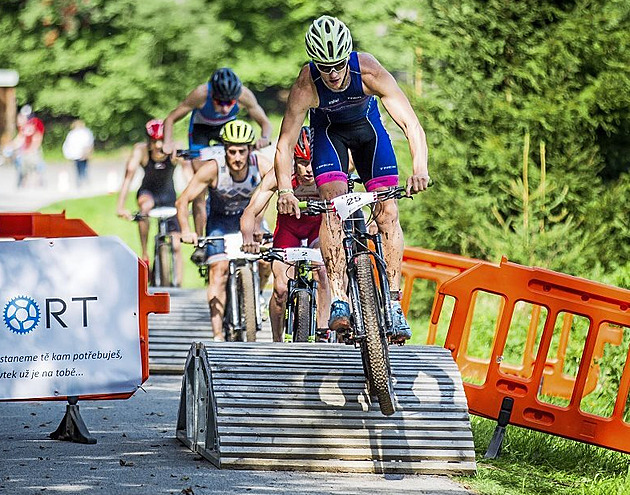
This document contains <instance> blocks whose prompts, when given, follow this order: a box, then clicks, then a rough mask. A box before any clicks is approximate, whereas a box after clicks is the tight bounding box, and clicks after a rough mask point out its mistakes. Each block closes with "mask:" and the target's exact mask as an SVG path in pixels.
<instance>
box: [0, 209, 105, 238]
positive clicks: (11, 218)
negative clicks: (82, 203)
mask: <svg viewBox="0 0 630 495" xmlns="http://www.w3.org/2000/svg"><path fill="white" fill-rule="evenodd" d="M95 235H97V234H96V232H94V231H93V230H92V229H91V228H90V227H88V225H87V224H86V223H85V222H84V221H83V220H80V219H69V218H66V214H65V212H63V213H55V214H45V213H0V237H4V238H11V239H16V240H21V239H25V238H26V237H88V236H95Z"/></svg>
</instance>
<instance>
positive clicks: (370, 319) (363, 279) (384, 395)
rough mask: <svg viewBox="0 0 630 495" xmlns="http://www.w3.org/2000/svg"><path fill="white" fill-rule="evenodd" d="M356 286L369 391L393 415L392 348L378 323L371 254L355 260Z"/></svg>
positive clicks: (383, 410) (379, 305)
mask: <svg viewBox="0 0 630 495" xmlns="http://www.w3.org/2000/svg"><path fill="white" fill-rule="evenodd" d="M356 263H357V285H358V287H359V302H360V303H361V313H362V314H363V325H364V327H365V345H364V346H361V351H362V352H363V353H364V356H363V358H364V367H365V368H366V370H365V371H367V373H366V378H367V380H368V385H369V388H370V392H371V393H372V394H374V395H376V397H377V398H378V403H379V406H380V409H381V412H382V413H383V414H384V415H385V416H390V415H391V414H394V412H396V406H395V403H394V388H393V385H392V380H391V375H390V369H389V349H388V347H387V341H386V337H385V335H384V332H381V329H380V324H379V321H380V320H381V317H380V315H379V311H382V302H381V301H380V300H379V298H378V295H377V292H376V285H375V280H374V272H373V270H372V261H371V259H370V256H369V254H368V253H360V254H359V255H358V256H357V258H356Z"/></svg>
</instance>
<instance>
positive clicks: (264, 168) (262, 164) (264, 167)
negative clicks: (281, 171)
mask: <svg viewBox="0 0 630 495" xmlns="http://www.w3.org/2000/svg"><path fill="white" fill-rule="evenodd" d="M256 156H257V157H258V171H259V172H260V175H261V176H263V177H264V176H266V175H267V174H268V173H269V172H270V171H272V170H273V163H271V160H270V159H269V158H267V157H266V156H265V155H262V154H260V153H256Z"/></svg>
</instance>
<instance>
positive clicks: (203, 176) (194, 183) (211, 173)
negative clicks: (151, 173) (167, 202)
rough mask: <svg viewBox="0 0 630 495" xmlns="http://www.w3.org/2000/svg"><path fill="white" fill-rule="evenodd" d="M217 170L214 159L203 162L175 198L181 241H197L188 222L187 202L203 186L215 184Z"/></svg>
mask: <svg viewBox="0 0 630 495" xmlns="http://www.w3.org/2000/svg"><path fill="white" fill-rule="evenodd" d="M218 170H219V169H218V167H217V162H216V161H215V160H209V161H207V162H205V163H204V164H203V166H202V167H201V168H200V169H199V170H197V172H195V175H193V177H192V179H191V180H190V182H189V183H188V185H187V186H186V189H184V191H183V192H182V193H181V194H180V196H179V198H177V201H175V208H177V220H178V222H179V225H180V226H181V237H182V242H186V243H190V244H196V243H197V234H196V232H194V231H192V232H191V230H190V225H189V223H188V204H189V203H191V202H192V200H193V199H195V198H196V197H197V196H199V194H201V193H202V192H203V191H204V189H205V188H207V187H215V186H216V181H217V176H218Z"/></svg>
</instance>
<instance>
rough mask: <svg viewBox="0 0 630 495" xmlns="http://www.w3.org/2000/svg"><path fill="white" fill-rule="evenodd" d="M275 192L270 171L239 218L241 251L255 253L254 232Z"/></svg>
mask: <svg viewBox="0 0 630 495" xmlns="http://www.w3.org/2000/svg"><path fill="white" fill-rule="evenodd" d="M275 190H276V174H275V173H274V171H273V170H270V171H269V172H267V173H266V174H265V176H264V177H263V179H262V182H261V183H260V185H259V186H258V187H257V188H256V190H255V191H254V194H253V195H252V197H251V199H250V200H249V204H248V205H247V208H245V211H243V215H242V216H241V233H242V234H243V251H245V252H257V249H258V243H257V242H255V241H254V232H255V231H256V230H257V229H258V227H259V225H260V222H261V219H262V216H263V212H264V211H265V210H266V209H267V206H268V205H269V201H270V200H271V197H272V196H273V193H274V191H275Z"/></svg>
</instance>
